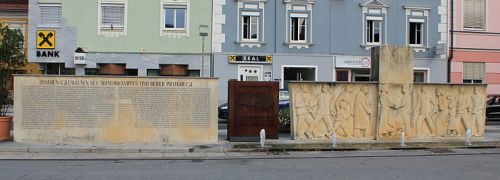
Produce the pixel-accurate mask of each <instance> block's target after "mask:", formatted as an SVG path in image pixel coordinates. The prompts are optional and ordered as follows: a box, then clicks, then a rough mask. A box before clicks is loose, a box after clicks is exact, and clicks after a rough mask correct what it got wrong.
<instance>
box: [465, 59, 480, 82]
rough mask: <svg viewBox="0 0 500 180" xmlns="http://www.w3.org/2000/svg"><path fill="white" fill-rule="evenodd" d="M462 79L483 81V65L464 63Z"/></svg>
mask: <svg viewBox="0 0 500 180" xmlns="http://www.w3.org/2000/svg"><path fill="white" fill-rule="evenodd" d="M463 68H464V72H463V73H464V75H463V76H464V77H463V79H468V80H483V79H484V64H483V63H464V67H463Z"/></svg>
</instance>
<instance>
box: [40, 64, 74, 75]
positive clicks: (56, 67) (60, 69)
mask: <svg viewBox="0 0 500 180" xmlns="http://www.w3.org/2000/svg"><path fill="white" fill-rule="evenodd" d="M43 73H44V74H49V75H75V68H66V67H65V64H64V63H47V64H45V70H44V72H43Z"/></svg>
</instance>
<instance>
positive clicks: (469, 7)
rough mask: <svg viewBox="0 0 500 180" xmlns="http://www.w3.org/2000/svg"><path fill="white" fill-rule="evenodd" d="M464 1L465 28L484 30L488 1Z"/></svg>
mask: <svg viewBox="0 0 500 180" xmlns="http://www.w3.org/2000/svg"><path fill="white" fill-rule="evenodd" d="M463 2H464V10H463V11H464V14H463V16H464V23H463V24H464V28H465V29H478V30H484V29H485V22H486V1H485V0H464V1H463Z"/></svg>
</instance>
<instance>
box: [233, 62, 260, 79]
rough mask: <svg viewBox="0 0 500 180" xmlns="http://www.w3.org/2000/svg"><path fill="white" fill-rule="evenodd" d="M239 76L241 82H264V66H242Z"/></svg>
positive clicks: (239, 69)
mask: <svg viewBox="0 0 500 180" xmlns="http://www.w3.org/2000/svg"><path fill="white" fill-rule="evenodd" d="M238 74H239V76H238V80H240V81H262V66H240V67H239V68H238Z"/></svg>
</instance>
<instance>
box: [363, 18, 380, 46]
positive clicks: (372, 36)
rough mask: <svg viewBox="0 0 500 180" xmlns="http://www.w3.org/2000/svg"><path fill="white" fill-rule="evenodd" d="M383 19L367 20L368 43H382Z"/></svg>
mask: <svg viewBox="0 0 500 180" xmlns="http://www.w3.org/2000/svg"><path fill="white" fill-rule="evenodd" d="M381 36H382V21H380V20H367V21H366V43H367V44H380V39H381V38H382V37H381Z"/></svg>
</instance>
